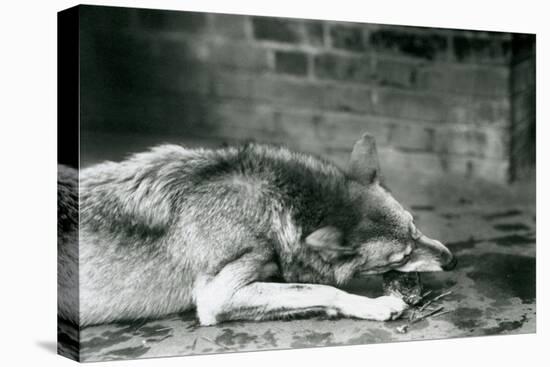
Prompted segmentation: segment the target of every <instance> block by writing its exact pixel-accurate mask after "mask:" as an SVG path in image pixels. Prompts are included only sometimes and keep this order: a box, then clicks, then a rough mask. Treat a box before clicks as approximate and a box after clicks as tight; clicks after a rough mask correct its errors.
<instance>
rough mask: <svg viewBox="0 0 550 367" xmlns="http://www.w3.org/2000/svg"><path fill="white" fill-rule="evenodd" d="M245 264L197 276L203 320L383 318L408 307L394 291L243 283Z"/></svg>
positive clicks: (204, 322)
mask: <svg viewBox="0 0 550 367" xmlns="http://www.w3.org/2000/svg"><path fill="white" fill-rule="evenodd" d="M266 267H267V268H269V264H268V265H267V266H266ZM247 268H248V267H247V266H244V267H243V266H242V264H241V265H237V264H235V265H229V266H227V267H226V268H224V269H223V270H222V271H221V272H220V273H219V274H218V275H216V276H214V277H203V278H201V279H200V280H199V282H198V284H197V286H196V288H195V301H196V306H197V314H198V317H199V320H200V323H201V324H202V325H214V324H216V323H219V322H222V321H229V320H266V319H277V318H282V317H285V316H291V315H303V314H307V313H313V312H315V313H324V314H326V315H329V316H336V315H343V316H348V317H355V318H359V319H367V320H379V321H385V320H391V319H395V318H397V317H399V316H400V315H401V313H402V312H403V311H404V310H405V309H406V308H407V305H406V304H405V302H403V301H402V300H401V299H399V298H397V297H394V296H384V297H379V298H368V297H362V296H357V295H353V294H349V293H346V292H344V291H342V290H340V289H337V288H334V287H331V286H327V285H318V284H297V283H267V282H259V281H256V282H247V281H246V279H247V278H248V276H249V275H251V273H252V271H251V269H250V268H248V270H247ZM264 271H265V268H264Z"/></svg>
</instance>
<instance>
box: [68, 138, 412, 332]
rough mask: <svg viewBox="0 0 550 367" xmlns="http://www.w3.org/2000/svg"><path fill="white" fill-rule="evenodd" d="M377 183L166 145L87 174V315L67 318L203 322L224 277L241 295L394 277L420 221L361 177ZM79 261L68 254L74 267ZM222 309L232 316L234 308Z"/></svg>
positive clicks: (311, 167) (83, 308)
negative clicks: (250, 290) (182, 316)
mask: <svg viewBox="0 0 550 367" xmlns="http://www.w3.org/2000/svg"><path fill="white" fill-rule="evenodd" d="M362 151H366V152H372V149H366V150H365V149H363V150H362ZM359 158H361V157H359ZM362 158H364V159H368V157H362ZM356 159H357V157H356ZM371 159H376V157H373V158H371ZM352 162H353V157H352ZM352 166H353V164H352ZM366 166H367V167H373V168H372V169H377V168H374V167H377V163H376V164H369V165H366ZM377 176H378V175H377V174H372V173H369V174H368V175H365V174H362V175H357V174H349V173H348V172H344V171H342V170H340V169H339V168H338V167H336V166H335V165H333V164H332V163H330V162H328V161H325V160H323V159H320V158H317V157H313V156H311V155H306V154H302V153H297V152H291V151H289V150H287V149H285V148H282V147H275V146H270V145H259V144H248V145H245V146H242V147H239V148H234V147H231V148H224V149H219V150H206V149H195V150H189V149H185V148H183V147H181V146H176V145H163V146H159V147H156V148H153V149H151V150H150V151H148V152H145V153H140V154H136V155H134V156H132V157H130V158H129V159H127V160H125V161H123V162H120V163H113V162H106V163H102V164H98V165H96V166H93V167H90V168H87V169H84V170H82V171H81V174H80V223H79V224H80V228H79V229H80V242H79V245H78V248H79V265H80V266H79V269H80V270H79V272H80V283H79V285H80V295H79V304H80V310H79V311H80V312H79V314H80V317H79V318H76V317H75V313H74V311H71V310H70V309H68V308H70V307H74V305H71V304H65V303H63V302H61V303H60V315H61V316H62V317H66V318H69V319H70V320H71V321H74V322H77V323H78V324H80V325H89V324H95V323H103V322H111V321H115V320H121V319H135V318H143V317H160V316H162V315H165V314H169V313H173V312H180V311H183V310H188V309H192V308H198V310H197V313H198V314H199V318H201V321H202V319H205V320H206V317H205V316H201V307H202V306H201V299H208V298H205V297H206V296H204V295H205V294H207V293H208V292H207V291H206V290H205V289H207V287H205V284H207V283H208V284H216V279H225V280H219V283H220V287H221V288H219V289H230V293H229V294H228V295H227V297H228V299H229V298H230V297H232V294H233V293H231V292H233V291H236V290H237V289H239V288H243V287H246V286H247V285H250V284H253V283H255V282H270V281H276V282H284V283H313V284H325V285H337V286H339V285H342V284H344V283H345V282H347V281H348V280H350V279H351V278H352V277H353V276H357V275H364V274H370V273H381V272H384V271H387V270H390V269H392V268H394V267H395V266H393V265H392V264H393V263H391V262H390V261H389V260H388V259H389V258H390V257H391V256H390V255H392V254H397V253H400V252H402V251H404V250H405V249H406V248H408V247H410V246H411V244H412V243H413V242H414V241H413V240H412V239H411V236H410V229H409V228H410V221H411V218H412V217H411V216H410V214H408V213H407V212H406V211H405V210H404V209H403V208H402V207H401V206H400V205H399V204H398V203H397V202H395V200H394V199H393V198H392V197H391V195H390V194H389V193H388V192H387V191H386V190H385V189H383V188H382V187H381V186H380V185H378V182H377V181H376V182H374V183H373V182H369V183H365V182H359V181H360V180H359V181H358V180H357V177H369V180H372V178H373V177H377ZM317 231H319V232H317ZM308 238H309V239H310V240H308ZM73 239H74V238H73ZM323 239H327V240H326V241H325V240H323ZM62 242H64V241H62ZM325 242H326V243H325ZM73 246H74V247H76V244H73ZM74 260H75V259H74V257H71V256H69V255H68V254H67V252H66V251H60V264H63V266H67V265H66V264H67V263H68V262H69V263H70V262H71V261H72V262H74ZM71 266H73V267H74V266H75V265H74V264H72V265H71ZM392 266H393V267H392ZM69 268H70V266H69ZM225 273H227V274H229V275H227V276H225V275H224V274H225ZM59 282H60V283H59V286H60V296H61V297H68V296H69V293H70V292H74V285H73V284H72V283H71V282H72V280H71V277H70V275H69V274H61V276H60V280H59ZM223 282H225V283H223ZM261 284H264V283H261ZM216 289H218V288H216ZM258 289H263V288H262V287H259V288H258ZM294 291H295V289H294ZM210 296H211V295H210ZM220 297H222V296H221V295H220ZM245 303H246V302H245ZM208 307H210V306H208ZM220 307H221V308H222V310H216V312H217V313H219V315H218V316H219V318H218V320H222V319H226V318H227V317H226V315H227V312H230V313H231V312H232V311H231V310H229V311H228V310H226V309H225V308H224V307H226V305H221V306H220ZM242 309H243V307H241V309H240V311H239V310H236V311H235V312H234V314H239V315H240V313H241V311H242ZM253 312H260V313H261V312H263V311H262V310H261V309H256V311H253ZM279 313H280V312H279ZM283 313H284V312H283ZM248 317H250V315H249V316H248ZM253 318H254V317H253ZM205 322H206V321H205Z"/></svg>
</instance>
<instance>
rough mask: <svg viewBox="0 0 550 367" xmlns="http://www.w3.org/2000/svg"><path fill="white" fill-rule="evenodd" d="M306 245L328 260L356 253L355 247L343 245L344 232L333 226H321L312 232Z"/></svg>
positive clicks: (307, 238)
mask: <svg viewBox="0 0 550 367" xmlns="http://www.w3.org/2000/svg"><path fill="white" fill-rule="evenodd" d="M306 245H308V246H309V247H310V248H311V249H313V250H315V251H317V252H318V253H319V255H320V256H321V257H322V258H323V260H325V261H327V262H332V261H334V260H335V259H337V258H339V257H342V256H349V255H353V254H355V249H352V248H349V247H346V246H343V235H342V232H340V230H339V229H338V228H336V227H332V226H326V227H321V228H319V229H317V230H315V231H314V232H312V233H311V234H310V235H309V236H307V237H306Z"/></svg>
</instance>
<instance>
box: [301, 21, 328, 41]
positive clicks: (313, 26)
mask: <svg viewBox="0 0 550 367" xmlns="http://www.w3.org/2000/svg"><path fill="white" fill-rule="evenodd" d="M304 27H305V37H306V41H307V43H308V44H310V45H313V46H323V45H324V44H325V39H324V30H323V22H320V21H316V20H306V21H305V23H304Z"/></svg>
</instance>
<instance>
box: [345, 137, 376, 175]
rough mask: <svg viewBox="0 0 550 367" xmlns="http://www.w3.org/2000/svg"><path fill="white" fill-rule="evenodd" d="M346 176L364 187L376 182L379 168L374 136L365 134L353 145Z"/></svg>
mask: <svg viewBox="0 0 550 367" xmlns="http://www.w3.org/2000/svg"><path fill="white" fill-rule="evenodd" d="M348 174H349V176H350V177H352V178H354V179H356V180H357V181H359V182H361V183H363V184H365V185H368V184H371V183H373V182H375V181H378V179H379V175H380V166H379V163H378V152H377V150H376V141H375V139H374V136H372V135H370V134H368V133H366V134H364V135H363V136H362V137H361V139H359V140H358V141H357V143H355V145H354V146H353V150H352V152H351V157H350V161H349V169H348Z"/></svg>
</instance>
